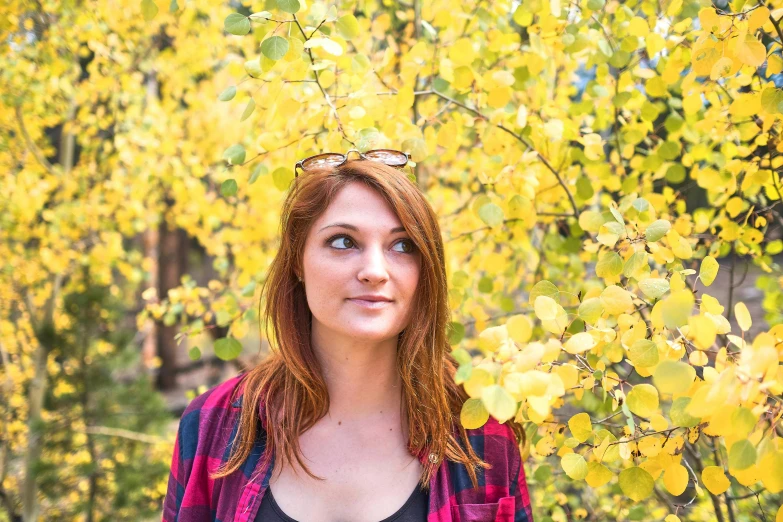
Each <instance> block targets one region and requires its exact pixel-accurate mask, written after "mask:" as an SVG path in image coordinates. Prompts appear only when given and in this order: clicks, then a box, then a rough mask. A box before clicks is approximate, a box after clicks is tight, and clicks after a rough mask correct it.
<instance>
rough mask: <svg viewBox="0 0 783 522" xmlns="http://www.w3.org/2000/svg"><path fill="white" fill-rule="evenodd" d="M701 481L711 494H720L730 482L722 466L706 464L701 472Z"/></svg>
mask: <svg viewBox="0 0 783 522" xmlns="http://www.w3.org/2000/svg"><path fill="white" fill-rule="evenodd" d="M701 481H702V482H703V483H704V486H705V487H706V488H707V490H708V491H709V492H710V493H712V494H713V495H722V494H723V493H725V492H726V490H728V489H729V486H730V485H731V482H730V481H729V478H728V477H727V476H726V474H725V473H724V472H723V468H721V467H719V466H707V467H705V468H704V471H702V472H701Z"/></svg>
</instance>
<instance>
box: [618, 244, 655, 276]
mask: <svg viewBox="0 0 783 522" xmlns="http://www.w3.org/2000/svg"><path fill="white" fill-rule="evenodd" d="M648 268H649V265H648V264H647V252H645V251H644V250H640V251H638V252H634V253H633V254H631V257H629V258H628V260H627V261H626V262H625V264H624V265H623V275H624V276H625V277H627V278H629V279H630V278H632V277H633V278H636V279H639V276H640V275H642V274H645V273H647V272H649V270H647V269H648Z"/></svg>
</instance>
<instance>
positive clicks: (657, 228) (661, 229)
mask: <svg viewBox="0 0 783 522" xmlns="http://www.w3.org/2000/svg"><path fill="white" fill-rule="evenodd" d="M671 227H672V226H671V223H669V222H668V221H667V220H665V219H659V220H657V221H653V222H652V223H650V225H649V226H648V227H647V229H646V230H645V231H644V236H645V239H647V241H648V242H650V243H655V242H656V241H658V240H659V239H661V238H662V237H663V236H665V235H666V234H667V233H668V232H669V229H671Z"/></svg>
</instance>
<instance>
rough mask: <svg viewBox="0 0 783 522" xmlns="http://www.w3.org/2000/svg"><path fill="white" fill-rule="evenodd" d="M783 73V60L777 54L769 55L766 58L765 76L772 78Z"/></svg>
mask: <svg viewBox="0 0 783 522" xmlns="http://www.w3.org/2000/svg"><path fill="white" fill-rule="evenodd" d="M781 71H783V58H781V57H780V55H779V54H770V55H769V57H767V74H768V75H769V76H772V75H773V74H778V73H780V72H781Z"/></svg>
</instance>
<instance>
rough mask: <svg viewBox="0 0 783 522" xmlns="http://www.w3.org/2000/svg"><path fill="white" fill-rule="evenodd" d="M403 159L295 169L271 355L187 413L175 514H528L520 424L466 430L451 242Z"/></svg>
mask: <svg viewBox="0 0 783 522" xmlns="http://www.w3.org/2000/svg"><path fill="white" fill-rule="evenodd" d="M357 152H358V151H357ZM348 154H350V151H349V153H348ZM407 160H408V156H407V155H406V154H404V153H401V152H399V151H389V150H383V151H371V152H368V153H366V154H361V153H360V159H357V160H349V159H348V155H342V154H324V155H319V156H315V157H312V158H308V159H306V160H303V161H300V162H299V163H297V169H298V168H301V169H302V170H303V171H304V174H303V175H302V176H298V177H297V178H296V179H295V180H294V183H293V185H292V188H291V190H290V192H289V194H288V196H287V198H286V200H285V203H284V206H283V212H282V221H281V245H280V250H279V251H278V253H277V255H276V257H275V259H274V261H273V262H272V265H271V267H270V271H269V274H268V277H267V279H266V281H265V283H264V286H263V288H262V302H264V303H265V307H264V317H265V318H266V324H267V337H268V338H269V339H270V346H271V347H272V353H271V354H270V356H269V357H268V358H267V359H266V360H265V361H263V362H262V363H260V364H259V365H258V366H256V367H255V368H253V369H251V370H250V371H248V372H247V373H243V374H241V375H239V376H237V377H235V378H233V379H231V380H229V381H227V382H225V383H223V384H221V385H219V386H217V387H215V388H213V389H211V390H209V391H207V392H206V393H204V394H202V395H201V396H199V397H197V398H196V399H194V400H193V401H192V403H191V404H190V405H189V406H188V408H187V410H186V411H185V413H184V414H183V416H182V419H181V421H180V426H179V432H178V435H177V440H176V445H175V449H174V456H173V460H172V466H171V475H170V478H169V486H168V494H167V496H166V499H165V502H164V512H163V520H164V521H174V520H178V521H179V522H194V521H202V520H220V521H229V520H234V521H238V522H251V521H263V522H266V521H275V522H278V521H281V520H283V521H286V522H291V521H294V522H295V521H302V522H335V521H362V522H374V521H384V522H391V521H392V520H394V521H396V522H403V521H405V522H409V521H424V520H427V521H429V522H436V521H455V522H460V521H461V522H467V521H475V522H478V521H526V522H527V521H531V520H532V513H531V509H530V500H529V496H528V489H527V484H526V482H525V472H524V468H523V466H522V461H521V457H520V452H519V446H518V439H519V438H520V437H522V432H521V428H520V427H519V426H518V425H513V430H512V427H511V426H510V425H507V424H503V425H501V424H499V423H498V422H497V421H496V420H495V419H492V418H490V419H489V420H488V421H487V423H486V424H485V425H484V426H483V427H481V428H479V429H471V430H465V429H464V428H463V427H462V426H461V424H460V421H459V415H460V411H461V408H462V404H463V403H464V402H465V400H467V395H466V393H465V392H464V390H463V389H462V388H461V387H460V386H458V385H456V384H455V383H454V373H455V370H456V361H455V360H454V359H453V357H452V356H451V355H450V347H449V344H448V342H447V339H446V326H447V324H448V321H449V320H450V312H449V309H448V294H447V286H446V270H445V262H444V251H443V243H442V239H441V234H440V229H439V227H438V222H437V219H436V215H435V213H434V212H433V210H432V208H431V207H430V205H429V204H428V202H427V200H426V199H425V197H424V195H423V194H422V192H421V191H420V190H419V189H418V187H417V186H416V185H415V184H414V183H412V182H411V181H410V179H408V177H407V176H406V174H405V173H404V172H402V171H401V170H399V169H401V167H403V166H404V165H405V164H406V163H407ZM269 327H271V329H272V333H273V335H269Z"/></svg>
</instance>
